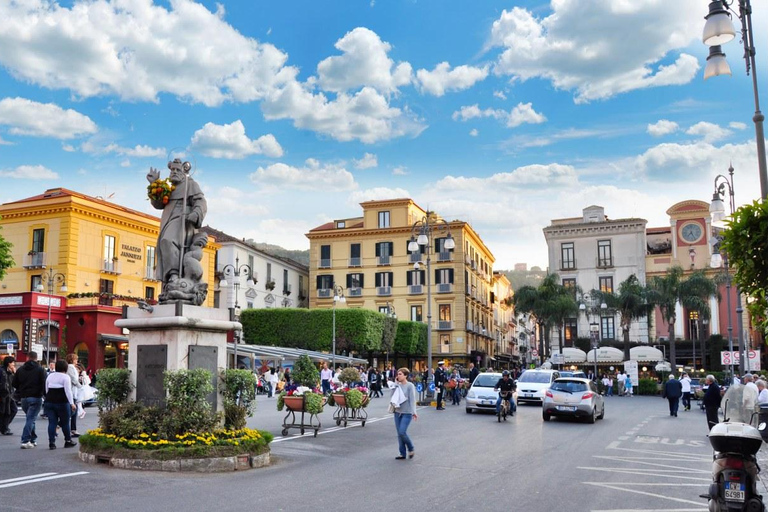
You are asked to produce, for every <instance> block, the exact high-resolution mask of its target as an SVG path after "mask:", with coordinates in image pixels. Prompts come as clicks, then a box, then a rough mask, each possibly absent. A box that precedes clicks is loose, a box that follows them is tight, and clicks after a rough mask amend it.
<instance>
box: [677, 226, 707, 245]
mask: <svg viewBox="0 0 768 512" xmlns="http://www.w3.org/2000/svg"><path fill="white" fill-rule="evenodd" d="M701 234H702V231H701V226H700V225H699V224H696V223H693V222H692V223H690V224H686V225H685V226H683V227H682V229H680V236H681V237H682V239H683V240H685V241H686V242H691V243H692V242H696V241H697V240H698V239H699V238H701Z"/></svg>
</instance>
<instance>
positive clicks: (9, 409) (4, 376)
mask: <svg viewBox="0 0 768 512" xmlns="http://www.w3.org/2000/svg"><path fill="white" fill-rule="evenodd" d="M15 361H16V359H15V358H14V357H13V356H8V357H6V358H5V359H3V365H2V366H0V434H2V435H4V436H12V435H13V432H11V431H10V430H9V429H8V425H10V424H11V422H12V421H13V418H15V417H16V413H17V412H18V408H17V407H16V401H15V400H14V399H13V386H12V385H11V382H13V374H14V372H15V371H16V368H15V366H14V362H15Z"/></svg>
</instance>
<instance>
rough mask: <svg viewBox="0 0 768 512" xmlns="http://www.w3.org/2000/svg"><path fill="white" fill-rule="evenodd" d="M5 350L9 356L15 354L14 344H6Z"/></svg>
mask: <svg viewBox="0 0 768 512" xmlns="http://www.w3.org/2000/svg"><path fill="white" fill-rule="evenodd" d="M5 350H7V351H8V353H9V354H13V343H6V344H5Z"/></svg>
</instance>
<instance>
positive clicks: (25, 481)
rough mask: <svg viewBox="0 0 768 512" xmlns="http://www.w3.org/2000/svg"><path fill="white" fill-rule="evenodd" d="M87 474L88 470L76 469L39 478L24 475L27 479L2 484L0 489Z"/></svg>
mask: <svg viewBox="0 0 768 512" xmlns="http://www.w3.org/2000/svg"><path fill="white" fill-rule="evenodd" d="M47 474H49V475H51V474H50V473H47ZM87 474H88V471H78V472H77V473H65V474H63V475H57V474H55V473H53V474H52V475H51V476H45V477H41V478H33V479H31V480H30V479H28V478H29V477H26V478H27V479H25V480H22V481H18V482H11V483H7V484H2V485H0V489H5V488H6V487H16V486H17V485H25V484H34V483H37V482H45V481H46V480H57V479H59V478H67V477H70V476H78V475H87Z"/></svg>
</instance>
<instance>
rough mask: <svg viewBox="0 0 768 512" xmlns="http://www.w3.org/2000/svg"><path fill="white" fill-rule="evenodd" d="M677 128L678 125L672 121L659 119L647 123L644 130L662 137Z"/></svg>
mask: <svg viewBox="0 0 768 512" xmlns="http://www.w3.org/2000/svg"><path fill="white" fill-rule="evenodd" d="M679 128H680V126H679V125H678V124H677V123H675V122H674V121H668V120H666V119H660V120H659V121H657V122H655V123H653V124H649V125H648V127H647V128H646V129H645V131H646V132H648V134H649V135H652V136H654V137H663V136H664V135H669V134H670V133H675V132H676V131H677V130H678V129H679Z"/></svg>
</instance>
